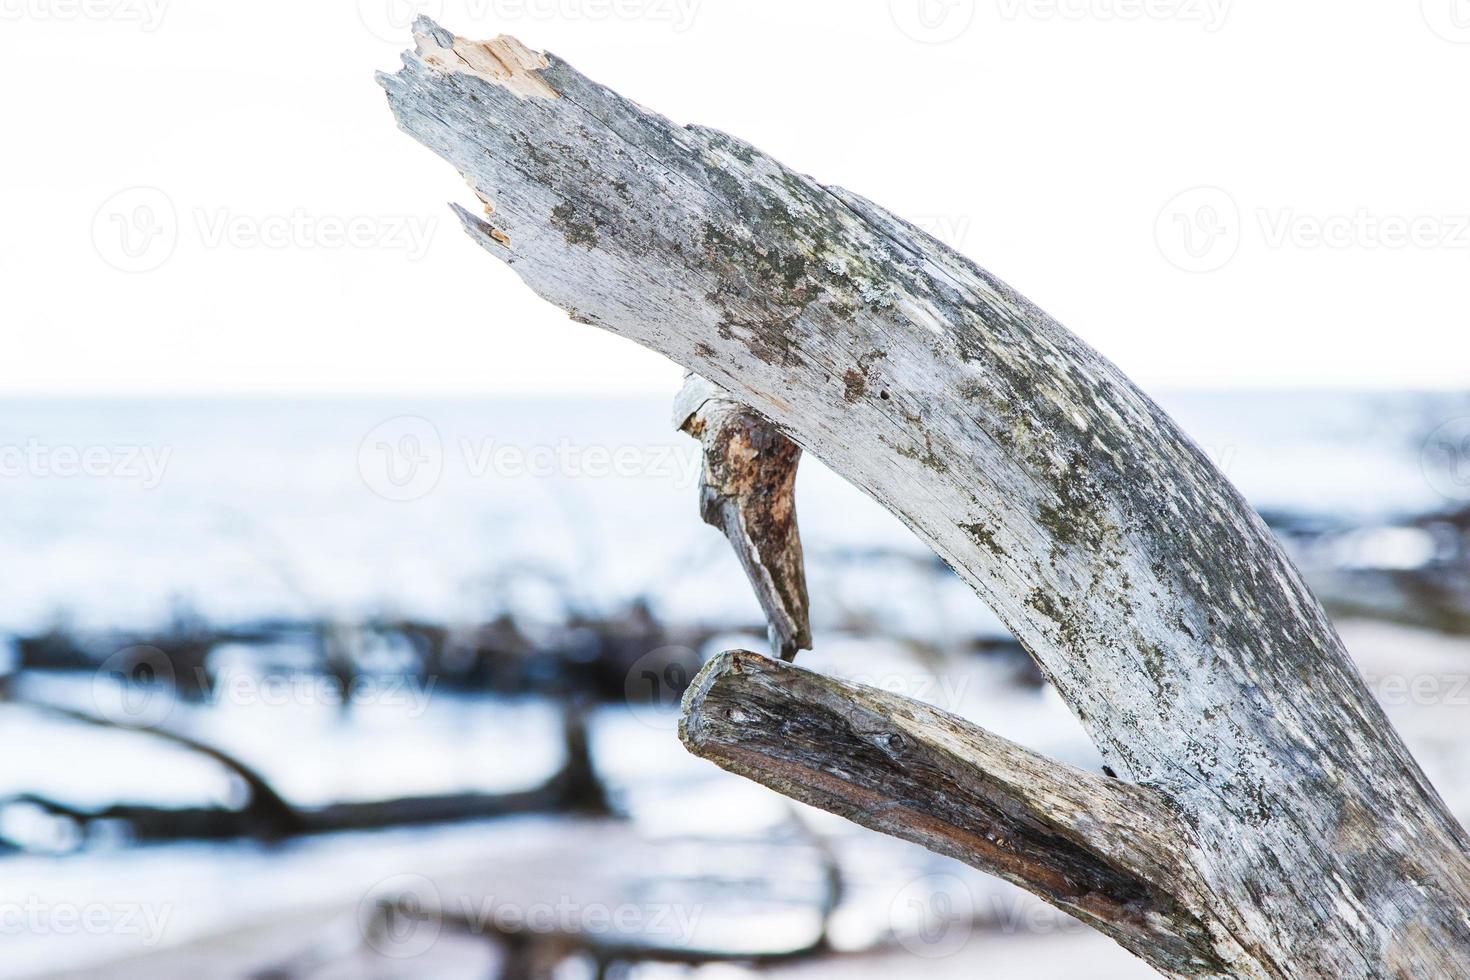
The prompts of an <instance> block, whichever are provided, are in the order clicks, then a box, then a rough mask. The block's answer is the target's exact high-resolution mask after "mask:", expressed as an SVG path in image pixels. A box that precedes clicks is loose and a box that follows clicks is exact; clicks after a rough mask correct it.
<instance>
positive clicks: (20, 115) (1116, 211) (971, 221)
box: [0, 0, 1470, 395]
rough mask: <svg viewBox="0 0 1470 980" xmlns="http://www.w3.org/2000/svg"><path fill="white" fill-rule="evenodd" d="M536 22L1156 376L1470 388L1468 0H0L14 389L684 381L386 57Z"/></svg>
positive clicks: (610, 70)
mask: <svg viewBox="0 0 1470 980" xmlns="http://www.w3.org/2000/svg"><path fill="white" fill-rule="evenodd" d="M416 8H417V9H425V10H427V11H429V12H431V13H437V14H440V15H441V19H442V20H443V22H444V23H445V24H446V26H448V27H450V28H452V29H454V30H455V31H456V32H458V33H460V34H465V35H470V36H491V35H494V34H496V33H500V32H502V31H504V32H509V33H514V34H516V35H518V36H519V37H521V38H522V39H523V40H524V41H526V42H527V43H528V44H530V45H532V46H533V47H540V48H549V49H551V50H553V51H555V52H556V53H557V54H559V55H561V56H562V57H564V58H566V59H567V60H569V61H571V62H572V63H573V64H575V65H577V66H578V67H579V68H581V69H582V70H583V71H584V72H586V73H587V74H589V75H590V76H592V77H593V78H594V79H597V80H599V81H602V82H604V83H606V84H608V85H611V86H613V87H615V88H616V89H618V90H619V91H621V92H623V93H624V94H626V95H628V96H630V97H632V98H634V99H636V100H638V101H639V102H641V103H642V104H644V105H647V106H649V107H651V108H655V109H658V110H660V111H662V112H664V113H666V114H668V115H669V116H671V117H672V118H674V119H675V120H677V121H679V122H700V123H705V124H708V125H712V126H716V127H718V128H721V129H725V130H727V131H729V132H731V133H734V134H736V135H738V136H741V137H743V138H745V139H747V140H750V141H751V142H753V143H755V144H756V145H758V146H760V147H762V148H764V149H766V150H768V151H770V152H771V153H773V154H775V155H776V156H777V157H779V158H781V159H783V160H784V161H785V162H786V163H788V164H790V165H792V166H794V167H796V168H798V169H801V170H803V171H806V172H808V173H811V174H812V175H814V176H815V177H817V178H818V179H819V180H822V181H824V182H828V183H837V184H841V185H843V186H845V187H848V188H851V189H852V190H855V191H857V192H859V193H861V194H864V195H865V196H868V197H870V198H873V199H874V200H876V201H878V202H881V203H883V204H885V205H888V206H889V207H891V208H892V209H894V210H895V211H897V212H899V213H900V214H903V215H905V216H907V217H909V218H911V219H913V220H916V221H918V222H920V223H921V224H923V225H924V226H925V227H926V228H929V229H930V230H931V231H933V232H935V233H936V234H938V235H939V236H940V237H942V238H945V239H946V240H948V241H950V242H951V243H952V244H954V245H956V246H957V247H959V248H960V249H961V250H962V251H964V252H966V253H967V254H969V255H970V256H972V257H973V258H974V259H976V260H977V261H978V262H980V263H981V264H982V265H985V266H987V267H988V268H990V269H991V270H992V271H994V272H995V273H997V274H998V275H1000V276H1001V277H1002V278H1005V279H1007V280H1008V281H1010V282H1011V283H1012V284H1014V285H1015V286H1016V287H1018V288H1019V289H1020V290H1021V291H1022V292H1024V293H1026V294H1027V295H1029V296H1030V297H1031V298H1032V299H1034V300H1035V301H1037V302H1038V303H1039V304H1041V305H1042V306H1043V307H1044V308H1046V309H1048V310H1049V311H1050V312H1051V313H1053V314H1054V315H1056V316H1057V317H1058V318H1059V319H1060V320H1061V321H1062V322H1063V323H1065V324H1067V325H1068V326H1069V327H1071V329H1073V330H1074V331H1076V332H1077V333H1079V334H1080V335H1081V336H1082V337H1084V338H1085V339H1086V340H1087V341H1089V342H1090V343H1091V344H1093V345H1094V346H1096V347H1097V348H1099V349H1100V350H1101V351H1102V352H1103V353H1105V354H1107V355H1108V356H1110V357H1111V358H1112V359H1113V360H1115V361H1116V362H1117V363H1118V364H1119V365H1120V366H1121V367H1122V368H1123V369H1124V370H1125V371H1127V372H1128V373H1130V374H1131V375H1132V376H1134V378H1135V379H1136V380H1138V381H1139V382H1140V383H1142V384H1143V385H1144V386H1145V387H1146V388H1155V389H1158V388H1180V387H1199V386H1209V387H1233V386H1244V385H1250V386H1259V385H1286V386H1297V387H1301V386H1310V387H1344V386H1365V387H1378V388H1383V387H1405V386H1417V387H1466V386H1470V339H1467V338H1470V329H1467V328H1470V291H1467V289H1466V286H1467V283H1470V181H1467V180H1466V161H1467V160H1470V127H1467V126H1466V125H1465V109H1464V105H1465V102H1464V100H1465V95H1466V93H1467V92H1470V2H1467V0H1423V2H1422V3H1421V2H1420V0H1403V2H1396V3H1367V2H1351V0H1350V2H1341V0H1331V2H1329V0H1296V2H1293V3H1289V4H1288V3H1269V2H1266V0H1248V2H1247V0H1241V2H1234V3H1231V2H1229V0H892V2H890V0H801V2H794V0H580V2H579V0H426V2H422V3H410V2H403V0H396V2H391V3H390V0H362V2H356V0H332V2H329V3H303V2H300V0H293V2H286V0H252V2H249V3H229V4H225V3H220V2H218V0H0V19H3V20H4V21H5V23H3V25H0V83H3V85H4V91H5V93H6V95H5V98H4V101H3V106H0V113H3V116H4V128H5V134H6V135H5V149H4V153H3V156H0V161H3V162H0V208H3V214H4V228H3V232H0V283H3V287H4V288H3V293H0V303H3V309H0V323H3V324H4V331H5V341H6V342H5V355H4V357H0V392H5V393H9V394H29V393H48V394H59V395H103V394H113V393H129V394H195V393H246V392H250V393H299V392H325V393H348V392H351V393H424V392H442V393H445V394H462V393H463V394H468V393H499V392H530V391H535V392H564V391H577V392H587V393H601V392H666V391H668V390H670V389H671V388H672V387H673V386H674V384H675V380H676V377H677V371H676V369H675V368H673V366H672V365H670V364H668V363H667V362H665V361H663V360H662V359H661V358H659V357H657V356H655V355H652V354H649V353H646V352H644V351H641V350H639V349H637V348H635V347H634V346H633V345H632V344H630V343H627V342H624V341H621V340H618V339H616V338H613V337H611V336H608V335H605V334H602V333H600V332H598V331H596V330H595V329H593V328H589V327H585V326H579V325H576V324H571V323H569V322H567V320H566V318H565V316H564V315H563V314H562V313H561V312H560V311H559V310H556V309H554V308H552V307H550V306H547V305H545V304H544V303H542V302H541V301H539V300H538V299H536V297H534V296H533V295H532V294H531V293H530V292H529V290H527V289H525V288H524V287H522V286H521V285H520V283H519V281H518V280H517V279H516V278H515V276H514V275H513V274H512V273H510V272H509V271H508V270H506V269H505V268H503V267H502V266H500V265H499V264H498V263H497V262H495V261H494V260H493V259H491V258H490V257H489V256H488V255H486V254H484V253H482V252H481V251H480V250H479V248H478V247H476V246H475V245H473V244H472V243H471V242H470V241H469V240H468V239H467V238H465V237H464V236H463V235H462V234H461V232H460V231H459V230H458V228H457V226H456V225H455V224H454V222H453V221H452V219H451V218H450V216H449V214H448V211H447V208H446V206H445V202H447V201H451V200H455V201H460V202H463V203H467V204H473V198H472V197H471V196H470V194H469V191H468V189H467V188H466V187H465V186H464V184H463V183H462V182H461V181H460V179H459V177H458V175H457V174H455V173H454V172H453V170H452V169H451V168H450V167H448V166H447V165H446V164H444V163H443V162H441V161H440V160H439V159H438V158H437V157H435V156H433V155H432V154H430V153H429V152H428V151H427V150H425V149H423V148H421V147H419V146H418V145H416V144H415V143H414V142H413V141H412V140H410V139H409V138H408V137H406V136H404V135H402V134H400V133H399V132H398V131H397V130H396V128H395V126H394V124H393V120H392V117H391V115H390V114H389V112H388V109H387V106H386V103H385V101H384V99H383V96H382V93H381V91H380V90H379V89H378V87H377V86H376V84H375V83H374V80H373V71H374V69H378V68H392V67H394V66H395V65H396V63H397V52H398V51H399V50H400V49H401V48H402V47H404V46H406V44H407V40H408V31H407V28H406V23H407V20H408V16H409V14H410V13H411V12H412V11H413V10H414V9H416Z"/></svg>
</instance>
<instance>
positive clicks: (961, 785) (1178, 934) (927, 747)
mask: <svg viewBox="0 0 1470 980" xmlns="http://www.w3.org/2000/svg"><path fill="white" fill-rule="evenodd" d="M679 734H680V737H681V738H682V739H683V741H684V744H685V746H686V747H687V748H688V749H689V751H691V752H693V753H694V754H695V755H698V756H701V757H703V758H706V759H709V760H711V761H713V762H715V763H717V764H718V765H720V766H721V767H723V768H725V769H728V770H730V771H731V772H735V773H738V774H740V775H742V776H745V777H747V778H749V779H753V780H755V781H756V782H759V783H763V784H765V785H766V786H769V787H771V788H772V789H774V790H776V791H778V792H780V793H783V794H785V795H787V796H790V797H792V798H794V799H797V800H801V801H802V802H804V803H809V804H811V805H812V806H817V807H821V808H822V809H824V810H830V811H832V812H834V813H838V814H841V815H842V816H845V817H847V818H848V819H850V820H852V821H854V822H855V823H859V824H862V825H863V826H865V827H870V828H872V829H874V830H880V831H883V832H884V833H887V834H892V835H893V836H895V837H901V838H903V839H904V840H909V841H913V842H915V843H918V844H923V845H924V846H925V847H927V848H929V849H930V850H932V851H937V852H939V853H941V854H947V855H949V856H951V857H955V858H958V859H960V860H962V861H966V862H968V863H969V864H972V865H974V866H975V867H977V868H980V869H981V870H984V871H989V872H992V873H993V874H996V875H998V876H999V877H1002V878H1005V879H1006V880H1008V881H1011V882H1013V883H1015V884H1018V885H1022V886H1024V887H1026V888H1029V889H1031V890H1032V891H1034V892H1035V893H1036V894H1038V895H1040V896H1041V897H1042V898H1044V899H1046V900H1047V901H1048V902H1051V903H1052V904H1053V905H1055V906H1057V907H1058V908H1060V909H1062V910H1063V911H1065V912H1069V913H1071V914H1072V915H1075V916H1077V917H1078V918H1080V919H1082V920H1084V921H1086V922H1088V923H1090V924H1092V925H1093V926H1095V927H1097V928H1098V929H1100V930H1102V931H1103V932H1106V933H1107V934H1108V935H1110V936H1112V937H1113V938H1115V939H1117V940H1118V941H1119V942H1120V943H1122V944H1123V945H1124V946H1126V947H1127V948H1128V949H1130V950H1132V951H1134V952H1135V953H1138V954H1139V955H1140V956H1143V957H1144V958H1146V959H1148V960H1150V961H1151V962H1154V963H1157V964H1163V965H1166V966H1167V967H1168V969H1169V971H1170V972H1173V973H1177V974H1179V975H1182V976H1196V975H1220V974H1222V973H1223V972H1224V965H1223V964H1224V962H1225V960H1226V959H1227V958H1228V959H1237V958H1239V956H1240V950H1239V949H1238V948H1237V947H1236V946H1235V944H1234V941H1233V940H1232V939H1231V938H1230V935H1229V933H1228V931H1227V930H1226V929H1225V928H1223V926H1222V924H1218V923H1215V922H1212V921H1209V916H1208V913H1207V912H1206V911H1204V908H1205V903H1204V901H1203V900H1202V898H1201V897H1200V890H1201V883H1200V882H1199V881H1198V880H1197V878H1196V876H1195V874H1194V872H1193V869H1192V867H1191V865H1190V863H1189V855H1190V852H1191V851H1192V850H1193V844H1192V842H1191V838H1190V835H1189V832H1188V828H1187V827H1186V825H1185V824H1184V823H1183V821H1182V820H1181V819H1180V817H1179V814H1178V813H1177V812H1176V810H1175V809H1174V808H1173V806H1172V805H1171V804H1170V802H1169V800H1168V799H1167V798H1165V797H1164V796H1163V795H1162V794H1160V793H1158V792H1157V791H1155V790H1150V789H1147V788H1145V787H1142V786H1135V785H1131V784H1128V783H1124V782H1120V781H1119V780H1116V779H1109V778H1107V777H1103V776H1094V775H1092V774H1090V773H1086V772H1083V771H1081V770H1079V769H1075V768H1072V767H1070V766H1064V765H1062V764H1060V763H1057V762H1053V761H1051V760H1049V759H1046V758H1044V757H1042V756H1039V755H1037V754H1036V753H1034V752H1031V751H1029V750H1027V749H1024V748H1021V747H1020V746H1018V745H1015V744H1012V743H1011V742H1008V741H1006V740H1005V739H1003V738H1000V737H998V736H996V735H993V734H991V733H989V732H986V731H984V730H983V729H980V728H977V727H975V726H974V725H971V724H969V723H967V722H965V721H963V720H961V719H959V718H956V717H954V716H952V715H948V714H946V713H944V712H942V711H939V710H937V709H935V708H931V707H929V706H927V705H924V704H922V703H920V702H917V701H914V700H911V699H909V698H905V697H901V696H899V695H895V694H890V693H887V692H884V691H880V690H877V689H875V688H871V687H864V686H861V685H856V684H849V683H846V682H843V681H839V680H835V679H833V678H830V677H824V676H822V675H820V674H814V673H811V672H809V671H805V670H801V669H800V668H797V667H791V666H787V665H785V664H781V663H778V662H776V661H772V660H767V659H765V658H764V657H759V656H757V655H755V654H752V653H744V652H732V653H725V654H721V655H720V656H719V657H717V658H716V659H714V660H712V661H711V662H710V663H709V664H708V665H707V666H706V667H705V669H704V670H703V671H702V672H701V674H700V676H699V677H698V678H696V680H695V682H694V684H693V685H691V686H690V688H689V690H688V691H687V692H686V693H685V696H684V718H683V720H682V722H681V725H680V730H679ZM1179 896H1189V897H1190V899H1191V901H1190V905H1189V906H1186V905H1185V904H1184V903H1182V902H1181V900H1180V897H1179ZM1190 906H1192V907H1190ZM1202 920H1203V921H1202Z"/></svg>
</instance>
